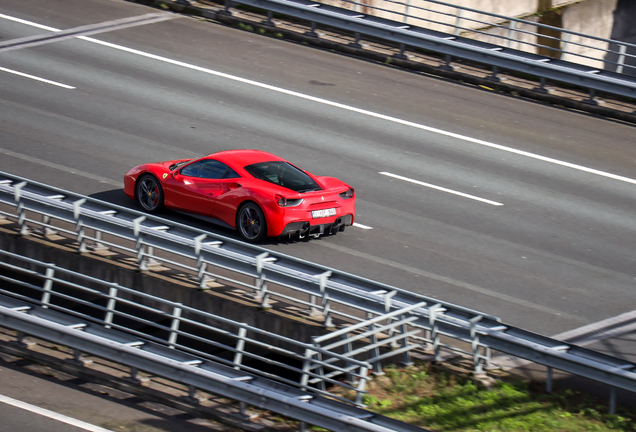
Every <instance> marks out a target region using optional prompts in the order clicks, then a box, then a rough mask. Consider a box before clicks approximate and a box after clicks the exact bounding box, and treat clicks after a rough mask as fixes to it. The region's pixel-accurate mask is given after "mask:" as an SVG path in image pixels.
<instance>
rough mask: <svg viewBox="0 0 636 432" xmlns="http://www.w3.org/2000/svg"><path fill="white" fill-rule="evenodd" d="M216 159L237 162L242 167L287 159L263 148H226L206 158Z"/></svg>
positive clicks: (229, 162)
mask: <svg viewBox="0 0 636 432" xmlns="http://www.w3.org/2000/svg"><path fill="white" fill-rule="evenodd" d="M207 158H210V159H216V160H218V161H221V162H224V163H226V164H236V165H240V166H241V167H244V166H247V165H251V164H254V163H259V162H271V161H284V160H285V159H283V158H281V157H279V156H276V155H273V154H271V153H268V152H265V151H262V150H226V151H221V152H217V153H212V154H211V155H208V156H206V159H207Z"/></svg>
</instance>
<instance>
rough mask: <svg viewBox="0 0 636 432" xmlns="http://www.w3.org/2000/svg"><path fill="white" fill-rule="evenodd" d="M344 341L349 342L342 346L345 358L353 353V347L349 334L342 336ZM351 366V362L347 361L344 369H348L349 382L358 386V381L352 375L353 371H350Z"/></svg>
mask: <svg viewBox="0 0 636 432" xmlns="http://www.w3.org/2000/svg"><path fill="white" fill-rule="evenodd" d="M342 339H343V340H345V341H347V342H346V343H345V344H344V345H343V346H342V351H343V353H342V354H343V355H345V356H347V357H348V356H349V353H351V351H352V346H351V341H349V333H345V334H343V335H342ZM350 365H351V363H350V362H348V361H346V360H345V362H344V369H347V372H346V374H347V382H348V383H349V384H351V385H355V384H356V379H355V378H354V376H353V374H352V373H351V371H349V370H348V369H349V366H350Z"/></svg>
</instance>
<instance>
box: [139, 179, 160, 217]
mask: <svg viewBox="0 0 636 432" xmlns="http://www.w3.org/2000/svg"><path fill="white" fill-rule="evenodd" d="M136 187H137V190H136V193H135V197H136V198H137V202H138V203H139V205H140V206H141V207H143V209H144V210H145V211H147V212H149V213H157V212H158V211H160V210H161V208H162V207H163V189H162V188H161V184H159V180H157V178H156V177H155V176H153V175H150V174H146V175H144V176H142V177H141V178H140V179H138V180H137V186H136Z"/></svg>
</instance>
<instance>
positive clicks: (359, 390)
mask: <svg viewBox="0 0 636 432" xmlns="http://www.w3.org/2000/svg"><path fill="white" fill-rule="evenodd" d="M368 372H369V369H368V368H367V367H364V366H362V367H361V368H360V380H359V381H358V386H357V387H356V400H355V404H356V405H358V406H361V405H363V404H362V396H364V390H365V388H366V386H367V374H368Z"/></svg>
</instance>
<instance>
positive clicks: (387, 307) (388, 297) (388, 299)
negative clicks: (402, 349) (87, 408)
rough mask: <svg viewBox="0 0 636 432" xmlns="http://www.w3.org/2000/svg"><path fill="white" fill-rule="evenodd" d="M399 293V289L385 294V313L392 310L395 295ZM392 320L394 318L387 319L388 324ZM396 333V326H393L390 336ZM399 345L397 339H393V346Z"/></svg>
mask: <svg viewBox="0 0 636 432" xmlns="http://www.w3.org/2000/svg"><path fill="white" fill-rule="evenodd" d="M396 294H397V291H391V292H389V293H386V294H384V312H385V313H389V312H390V311H391V307H392V306H393V297H395V295H396ZM391 321H393V318H388V319H387V320H386V324H387V325H389V324H391ZM395 333H396V330H395V327H391V328H390V329H389V335H388V336H389V337H393V335H394V334H395ZM398 347H399V345H398V343H397V341H393V342H391V348H394V349H395V348H398Z"/></svg>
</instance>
